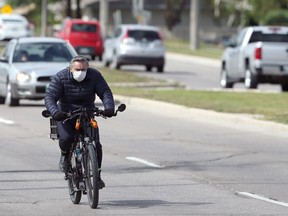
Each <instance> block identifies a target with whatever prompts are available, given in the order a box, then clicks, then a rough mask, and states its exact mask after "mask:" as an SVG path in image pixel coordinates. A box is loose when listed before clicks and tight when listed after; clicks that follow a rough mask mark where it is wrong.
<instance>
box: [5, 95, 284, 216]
mask: <svg viewBox="0 0 288 216" xmlns="http://www.w3.org/2000/svg"><path fill="white" fill-rule="evenodd" d="M117 100H118V101H121V102H124V103H126V104H127V110H126V111H125V112H124V113H121V115H120V114H119V116H117V118H115V119H107V120H104V119H99V121H98V123H99V125H100V130H101V139H102V143H103V146H104V153H105V156H104V165H103V179H104V180H105V182H106V185H107V187H106V188H105V189H103V190H101V198H100V203H99V208H98V209H96V210H92V209H90V207H89V205H88V203H87V199H86V197H83V199H82V201H81V203H80V204H79V205H73V204H72V203H71V201H70V199H69V195H68V189H67V187H66V182H65V181H64V179H63V174H62V173H60V172H59V171H58V160H59V150H58V147H57V143H55V142H53V141H52V140H50V139H49V138H48V131H49V128H48V120H47V119H44V118H42V117H41V115H40V113H41V111H42V110H43V109H44V107H43V102H42V101H40V102H29V101H24V102H23V103H22V105H21V106H20V107H17V108H8V107H6V106H1V107H0V110H1V114H0V134H1V142H0V147H1V151H0V158H1V164H2V166H1V168H0V182H1V185H0V194H1V196H0V215H29V216H30V215H95V214H97V215H221V216H224V215H251V216H252V215H253V216H254V215H287V214H288V209H287V205H288V204H287V203H288V194H287V193H286V191H287V190H288V185H287V176H288V171H287V169H286V167H287V162H288V158H287V153H288V152H287V136H288V135H287V134H288V133H287V131H288V129H287V127H285V126H283V125H279V124H270V123H269V124H268V123H266V122H259V121H255V120H253V119H250V118H248V117H246V116H243V117H241V116H235V115H228V116H227V115H223V114H219V113H214V112H207V111H202V110H195V109H188V108H185V107H181V106H175V105H171V104H166V103H160V102H156V101H149V100H142V99H136V98H122V97H117ZM255 194H256V195H255ZM253 195H254V196H255V197H251V196H253ZM247 196H248V197H247ZM264 198H265V199H264ZM269 198H271V199H269ZM263 199H264V200H263ZM275 199H276V200H277V201H275Z"/></svg>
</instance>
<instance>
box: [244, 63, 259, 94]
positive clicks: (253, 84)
mask: <svg viewBox="0 0 288 216" xmlns="http://www.w3.org/2000/svg"><path fill="white" fill-rule="evenodd" d="M244 85H245V87H246V88H247V89H256V88H257V85H258V81H257V77H256V76H255V75H254V74H253V73H252V72H251V70H250V69H249V67H247V68H246V71H245V78H244Z"/></svg>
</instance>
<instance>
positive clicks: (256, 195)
mask: <svg viewBox="0 0 288 216" xmlns="http://www.w3.org/2000/svg"><path fill="white" fill-rule="evenodd" d="M236 195H240V196H246V197H251V198H254V199H258V200H262V201H265V202H270V203H273V204H277V205H281V206H285V207H288V203H285V202H281V201H278V200H275V199H271V198H267V197H264V196H262V195H259V194H254V193H249V192H239V191H237V192H236Z"/></svg>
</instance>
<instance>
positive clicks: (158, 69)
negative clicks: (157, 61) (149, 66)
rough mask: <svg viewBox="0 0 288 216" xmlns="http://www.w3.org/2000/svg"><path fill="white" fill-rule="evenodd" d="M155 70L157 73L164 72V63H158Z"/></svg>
mask: <svg viewBox="0 0 288 216" xmlns="http://www.w3.org/2000/svg"><path fill="white" fill-rule="evenodd" d="M157 72H158V73H163V72H164V65H160V66H158V67H157Z"/></svg>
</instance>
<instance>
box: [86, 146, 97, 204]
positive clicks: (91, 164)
mask: <svg viewBox="0 0 288 216" xmlns="http://www.w3.org/2000/svg"><path fill="white" fill-rule="evenodd" d="M86 174H87V177H86V187H87V196H88V201H89V205H90V207H91V208H93V209H95V208H97V206H98V202H99V188H98V185H97V184H98V179H99V171H98V161H97V156H96V151H95V147H94V146H93V145H92V144H88V155H87V157H86Z"/></svg>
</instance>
